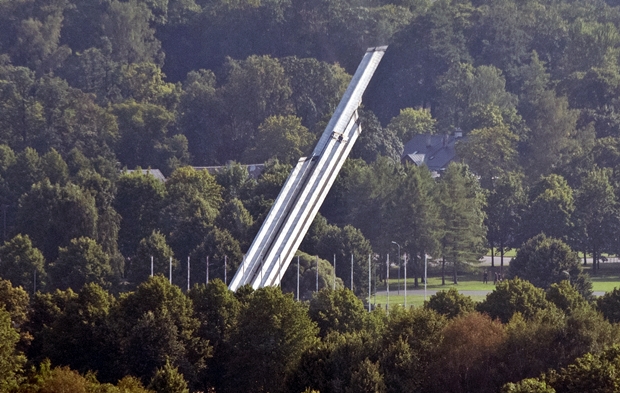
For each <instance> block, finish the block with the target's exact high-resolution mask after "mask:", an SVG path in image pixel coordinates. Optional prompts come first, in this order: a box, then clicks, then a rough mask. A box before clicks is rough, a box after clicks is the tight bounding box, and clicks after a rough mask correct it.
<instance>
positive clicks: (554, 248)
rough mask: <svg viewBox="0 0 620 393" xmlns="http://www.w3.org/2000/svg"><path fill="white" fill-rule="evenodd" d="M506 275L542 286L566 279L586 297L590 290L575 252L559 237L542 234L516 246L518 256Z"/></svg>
mask: <svg viewBox="0 0 620 393" xmlns="http://www.w3.org/2000/svg"><path fill="white" fill-rule="evenodd" d="M508 277H510V278H515V277H519V278H521V279H523V280H527V281H529V282H530V283H532V284H533V285H534V286H536V287H539V288H543V289H549V288H550V287H551V284H554V283H559V282H561V281H563V280H569V281H570V282H571V283H572V284H573V285H575V287H576V288H577V289H578V290H579V292H580V293H581V294H582V295H583V296H585V297H586V298H588V297H590V296H591V293H592V284H591V282H590V281H589V280H588V279H587V277H586V276H585V274H584V273H583V271H582V269H581V265H580V264H579V260H578V259H577V254H576V253H575V252H573V251H572V250H571V249H570V247H569V246H568V245H566V244H565V243H564V242H562V241H561V240H558V239H553V238H548V237H546V236H545V235H544V234H540V235H538V236H535V237H533V238H531V239H530V240H528V241H527V242H525V243H524V244H523V246H521V248H519V250H518V251H517V256H516V257H515V258H514V259H512V260H511V261H510V268H509V269H508Z"/></svg>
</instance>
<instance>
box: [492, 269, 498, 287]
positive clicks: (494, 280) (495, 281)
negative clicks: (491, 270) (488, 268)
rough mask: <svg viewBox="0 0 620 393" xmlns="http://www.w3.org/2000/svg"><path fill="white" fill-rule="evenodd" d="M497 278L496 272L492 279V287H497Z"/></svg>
mask: <svg viewBox="0 0 620 393" xmlns="http://www.w3.org/2000/svg"><path fill="white" fill-rule="evenodd" d="M497 276H498V274H497V272H495V276H494V277H493V285H497V278H498V277H497Z"/></svg>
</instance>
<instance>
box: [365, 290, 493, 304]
mask: <svg viewBox="0 0 620 393" xmlns="http://www.w3.org/2000/svg"><path fill="white" fill-rule="evenodd" d="M400 293H401V294H400V295H397V294H396V293H394V294H392V293H390V306H396V305H400V306H404V304H405V295H404V291H401V292H400ZM431 296H432V294H428V295H427V296H426V300H428V299H430V297H431ZM468 296H469V297H471V298H472V300H473V301H474V302H481V301H483V300H484V299H485V298H486V295H468ZM375 299H376V300H375ZM370 303H371V304H373V305H374V304H376V305H377V307H378V306H379V305H380V306H381V307H385V304H386V303H387V295H384V294H383V293H382V294H377V296H375V295H373V296H372V297H371V299H370ZM423 305H424V295H413V294H411V293H408V294H407V307H410V306H413V307H421V306H423Z"/></svg>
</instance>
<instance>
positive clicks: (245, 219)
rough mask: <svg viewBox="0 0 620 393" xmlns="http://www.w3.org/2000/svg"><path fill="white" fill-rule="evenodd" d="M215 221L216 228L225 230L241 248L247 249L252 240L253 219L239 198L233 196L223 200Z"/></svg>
mask: <svg viewBox="0 0 620 393" xmlns="http://www.w3.org/2000/svg"><path fill="white" fill-rule="evenodd" d="M215 223H216V225H217V226H218V228H221V229H224V230H227V231H228V232H229V233H230V234H231V235H232V237H233V238H234V239H236V240H237V241H238V242H239V244H240V246H241V248H242V249H243V250H247V249H248V247H249V246H250V242H251V241H252V239H251V237H250V236H251V232H250V231H251V229H252V227H253V225H254V219H253V218H252V215H250V212H249V211H248V210H247V209H246V208H245V206H243V203H242V202H241V201H240V200H239V199H237V198H233V199H231V200H229V201H228V202H225V203H224V205H223V206H222V208H221V210H220V214H219V216H218V217H217V219H216V221H215Z"/></svg>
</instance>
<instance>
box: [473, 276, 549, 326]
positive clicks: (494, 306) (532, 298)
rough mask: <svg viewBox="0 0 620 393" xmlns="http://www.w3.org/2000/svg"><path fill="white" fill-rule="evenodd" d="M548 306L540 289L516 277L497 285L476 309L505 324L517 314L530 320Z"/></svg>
mask: <svg viewBox="0 0 620 393" xmlns="http://www.w3.org/2000/svg"><path fill="white" fill-rule="evenodd" d="M549 306H550V303H549V301H548V300H547V299H546V298H545V292H544V291H543V290H542V289H541V288H537V287H535V286H534V285H532V284H530V283H529V282H528V281H525V280H523V279H521V278H518V277H517V278H514V279H512V280H504V281H502V282H500V283H499V284H497V287H496V288H495V290H494V291H493V292H491V293H489V294H488V295H487V297H486V299H485V300H484V301H482V302H481V303H478V305H477V306H476V309H477V310H478V311H480V312H483V313H486V314H488V315H489V316H490V317H491V318H493V319H495V318H498V319H499V320H500V321H502V322H503V323H507V322H508V321H509V320H510V318H511V317H512V316H513V315H514V314H515V313H517V312H518V313H520V314H521V315H523V316H524V317H525V318H531V317H533V316H534V315H535V314H536V312H537V311H539V310H543V309H545V308H548V307H549Z"/></svg>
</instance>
